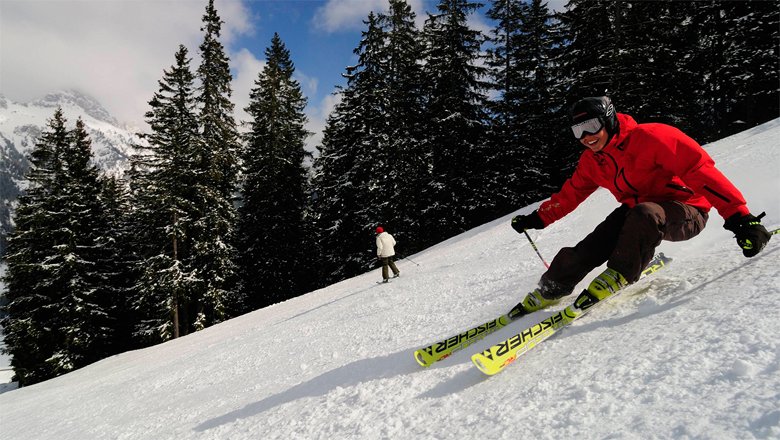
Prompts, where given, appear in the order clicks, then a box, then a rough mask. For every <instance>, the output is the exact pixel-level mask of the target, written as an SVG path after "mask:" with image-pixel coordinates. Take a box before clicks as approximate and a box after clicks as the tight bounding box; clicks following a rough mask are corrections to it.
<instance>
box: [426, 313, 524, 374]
mask: <svg viewBox="0 0 780 440" xmlns="http://www.w3.org/2000/svg"><path fill="white" fill-rule="evenodd" d="M510 321H511V319H509V316H507V315H501V316H499V317H498V318H496V319H491V320H490V321H488V322H485V323H483V324H480V325H478V326H476V327H473V328H470V329H468V330H465V331H463V332H460V333H458V334H456V335H453V336H451V337H449V338H447V339H444V340H442V341H439V342H436V343H434V344H431V345H429V346H427V347H425V348H421V349H419V350H416V351H415V352H414V359H415V360H417V363H418V364H420V365H422V366H423V367H429V366H431V365H432V364H433V363H435V362H438V361H440V360H442V359H446V358H447V357H449V356H450V355H451V354H452V353H455V352H456V351H460V350H462V349H464V348H466V347H468V346H469V345H471V344H473V343H475V342H477V341H479V340H480V339H482V338H484V337H485V336H487V335H489V334H491V333H493V332H495V331H496V330H498V329H500V328H501V327H504V326H506V325H507V324H509V322H510Z"/></svg>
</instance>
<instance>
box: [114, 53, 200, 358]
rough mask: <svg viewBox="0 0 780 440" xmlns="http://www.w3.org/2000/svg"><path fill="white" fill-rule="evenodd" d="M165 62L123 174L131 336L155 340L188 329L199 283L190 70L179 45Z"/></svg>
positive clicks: (194, 114) (194, 123)
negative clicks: (132, 282) (132, 271)
mask: <svg viewBox="0 0 780 440" xmlns="http://www.w3.org/2000/svg"><path fill="white" fill-rule="evenodd" d="M175 59H176V63H175V64H174V65H173V66H171V67H170V69H168V70H165V71H164V74H163V78H162V79H161V80H160V81H159V86H160V88H159V91H158V92H156V93H155V94H154V97H153V98H152V99H151V100H150V101H149V106H150V107H151V109H150V110H149V111H148V112H147V113H146V121H147V123H148V124H149V126H150V128H151V132H150V133H146V134H144V135H143V137H144V139H145V140H146V141H147V143H146V145H138V146H137V148H138V149H139V153H138V154H136V155H134V156H133V158H132V167H131V170H130V172H129V173H128V175H129V177H130V187H131V199H132V205H133V214H132V220H133V223H134V229H133V236H134V239H135V240H134V243H135V246H134V247H135V249H136V252H137V253H138V255H139V267H138V268H137V271H138V276H139V281H138V284H137V291H136V294H135V297H134V305H133V308H134V309H135V311H136V313H137V314H138V319H139V321H138V323H137V324H136V335H137V338H138V339H139V340H141V341H143V342H144V343H155V342H160V341H164V340H167V339H170V338H174V337H178V336H179V335H181V334H187V333H188V332H189V331H190V329H191V321H190V319H189V317H190V315H189V314H188V311H189V309H190V307H189V304H190V301H191V300H192V298H191V296H190V292H195V291H196V290H197V288H198V287H199V285H200V283H198V281H197V280H196V277H195V276H194V275H193V272H194V269H193V268H191V266H190V259H191V255H192V253H193V252H194V250H193V249H194V246H195V245H194V243H193V233H192V232H191V231H192V230H193V229H195V228H196V226H195V224H196V223H197V222H198V221H199V219H200V215H201V212H200V207H199V203H200V199H199V195H198V194H197V183H198V179H199V178H200V177H201V173H200V172H199V169H198V163H197V159H198V157H197V151H198V148H199V144H198V142H199V141H198V136H199V133H198V119H197V109H196V103H195V96H194V81H195V76H194V75H193V73H192V72H191V70H190V67H189V63H190V59H189V58H188V52H187V48H186V47H184V46H179V49H178V50H177V52H176V55H175Z"/></svg>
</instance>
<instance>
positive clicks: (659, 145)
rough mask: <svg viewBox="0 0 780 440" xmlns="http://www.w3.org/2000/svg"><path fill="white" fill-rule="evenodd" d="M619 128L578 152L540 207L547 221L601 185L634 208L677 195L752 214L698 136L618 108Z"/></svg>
mask: <svg viewBox="0 0 780 440" xmlns="http://www.w3.org/2000/svg"><path fill="white" fill-rule="evenodd" d="M617 117H618V120H619V121H620V132H619V133H618V134H616V135H615V136H613V137H612V139H611V140H610V142H609V143H608V144H607V145H606V146H605V147H604V148H603V149H602V150H601V151H599V152H598V153H594V152H593V151H591V150H590V149H587V148H586V149H585V151H584V152H583V153H582V155H581V156H580V160H579V162H578V163H577V168H576V169H575V170H574V174H573V175H572V176H571V177H570V178H569V179H568V180H567V181H566V182H565V183H564V184H563V187H562V188H561V190H560V191H559V192H557V193H556V194H553V195H552V197H550V200H546V201H545V202H543V203H542V204H541V206H540V207H539V211H538V212H539V217H540V218H541V219H542V222H544V225H545V226H547V225H549V224H550V223H553V222H554V221H556V220H558V219H561V218H563V217H564V216H565V215H566V214H568V213H570V212H571V211H573V210H574V208H576V207H577V206H579V204H580V203H582V202H583V201H584V200H585V199H586V198H588V196H590V195H591V194H592V193H593V192H594V191H595V190H596V189H598V188H599V187H602V188H606V189H608V190H609V192H611V193H612V195H614V196H615V198H616V199H617V200H618V202H620V203H624V204H626V205H628V206H630V207H633V206H635V205H636V204H638V203H643V202H664V201H672V200H677V201H679V202H682V203H685V204H687V205H691V206H695V207H696V208H698V209H699V210H701V211H703V212H708V211H709V210H710V208H712V207H713V206H714V207H715V209H717V210H718V213H719V214H720V215H721V217H723V218H724V219H726V218H729V217H730V216H732V215H733V214H735V213H740V214H742V215H747V214H749V211H748V208H747V206H746V203H745V199H744V197H742V194H741V193H740V192H739V190H738V189H737V188H736V187H735V186H734V185H733V184H732V183H731V182H730V181H729V180H728V179H727V178H726V177H725V176H724V175H723V174H722V173H721V172H720V171H718V169H717V168H715V163H714V162H713V160H712V158H711V157H710V155H709V154H707V152H706V151H704V149H703V148H702V147H701V146H700V145H699V144H698V143H696V141H694V140H693V139H691V138H690V137H688V136H687V135H686V134H685V133H683V132H682V131H680V130H678V129H676V128H674V127H671V126H669V125H665V124H637V123H636V121H635V120H634V118H632V117H631V116H629V115H625V114H622V113H618V115H617Z"/></svg>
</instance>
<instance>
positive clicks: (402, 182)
mask: <svg viewBox="0 0 780 440" xmlns="http://www.w3.org/2000/svg"><path fill="white" fill-rule="evenodd" d="M415 18H416V15H415V13H414V12H413V11H412V8H411V6H410V5H409V4H408V3H407V2H406V1H404V0H390V8H389V10H388V11H387V12H386V13H381V14H379V16H378V25H379V26H380V27H381V28H382V29H383V30H384V33H385V35H386V37H385V38H386V42H385V44H383V45H381V46H380V47H379V50H380V51H381V52H380V56H381V59H383V60H385V61H384V62H383V64H382V68H383V70H384V71H385V72H386V73H384V77H385V78H384V81H385V84H386V89H385V90H384V91H383V93H384V94H385V95H386V102H387V109H386V111H385V117H386V120H387V124H386V128H387V130H388V133H387V134H386V142H387V144H386V146H385V147H384V152H386V156H387V158H386V160H387V163H386V165H385V166H384V167H383V168H382V172H381V173H379V174H378V176H377V177H378V178H379V179H380V181H378V182H377V184H378V185H380V187H381V188H382V196H381V197H378V198H377V200H376V202H375V205H374V206H375V211H374V212H375V223H377V224H384V225H385V226H388V227H389V228H390V229H391V230H392V233H393V236H394V237H395V238H396V240H397V241H398V243H400V245H399V247H398V249H397V252H399V253H400V254H402V255H409V254H412V253H414V252H416V251H419V250H422V249H423V248H424V247H425V246H424V245H423V243H422V242H421V240H420V236H421V224H422V218H421V216H420V212H421V211H422V209H423V206H421V204H420V201H421V200H420V197H419V194H420V193H421V192H422V189H423V185H424V184H425V182H426V181H427V175H428V163H429V156H428V154H427V151H426V150H425V145H426V144H425V138H426V125H425V123H424V118H423V114H424V108H425V107H424V106H425V95H424V93H425V86H424V84H423V80H424V77H423V70H422V69H423V63H422V53H423V50H422V49H423V45H422V38H421V35H420V32H419V31H418V30H417V28H416V27H415Z"/></svg>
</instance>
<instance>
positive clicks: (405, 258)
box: [404, 257, 420, 266]
mask: <svg viewBox="0 0 780 440" xmlns="http://www.w3.org/2000/svg"><path fill="white" fill-rule="evenodd" d="M404 260H409V261H411V262H412V263H414V264H416V265H417V266H419V265H420V264H419V263H415V262H414V261H412V259H411V258H407V257H404Z"/></svg>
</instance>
